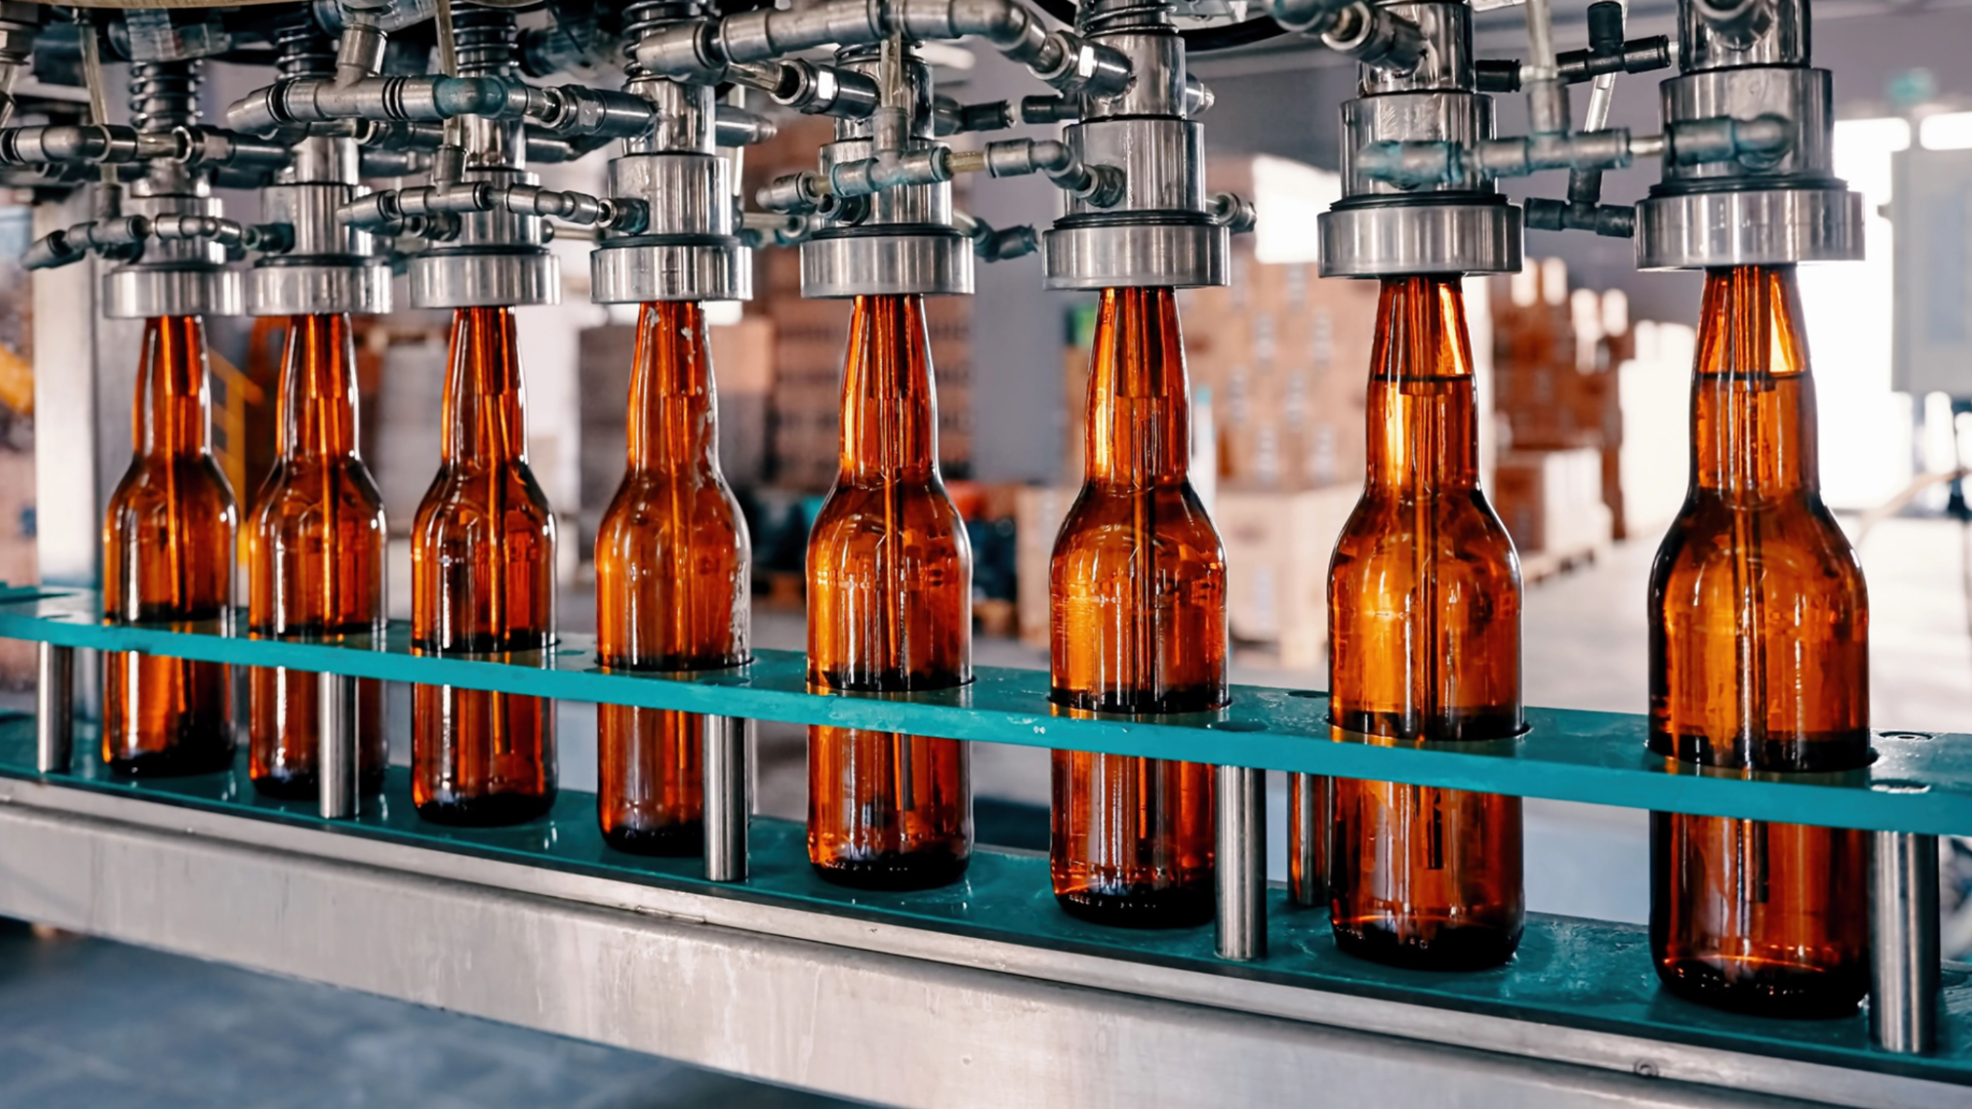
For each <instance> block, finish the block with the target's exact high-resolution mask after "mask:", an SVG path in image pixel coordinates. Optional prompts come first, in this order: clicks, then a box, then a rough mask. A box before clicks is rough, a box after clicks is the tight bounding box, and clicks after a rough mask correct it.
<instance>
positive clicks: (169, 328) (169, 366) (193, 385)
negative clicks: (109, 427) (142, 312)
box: [131, 316, 212, 459]
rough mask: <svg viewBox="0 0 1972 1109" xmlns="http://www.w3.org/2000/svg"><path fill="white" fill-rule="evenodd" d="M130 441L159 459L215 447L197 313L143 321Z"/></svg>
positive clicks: (202, 334) (202, 330) (202, 331)
mask: <svg viewBox="0 0 1972 1109" xmlns="http://www.w3.org/2000/svg"><path fill="white" fill-rule="evenodd" d="M131 445H132V446H134V447H135V448H136V450H137V453H138V454H140V455H143V456H145V457H147V458H161V459H162V458H188V457H193V456H196V455H201V454H205V453H207V452H209V451H210V450H211V449H212V402H211V395H210V393H209V392H208V387H207V381H206V351H205V321H204V320H202V319H200V318H199V317H198V316H153V317H151V318H150V319H147V320H145V321H144V351H143V359H142V361H141V362H140V363H139V365H138V368H137V403H136V406H135V407H134V409H133V410H132V418H131Z"/></svg>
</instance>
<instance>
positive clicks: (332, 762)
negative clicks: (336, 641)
mask: <svg viewBox="0 0 1972 1109" xmlns="http://www.w3.org/2000/svg"><path fill="white" fill-rule="evenodd" d="M319 680H320V682H321V687H320V690H321V702H322V704H321V716H320V718H319V722H318V725H319V726H318V728H317V730H318V731H319V733H320V737H319V739H318V740H317V741H316V751H315V774H316V783H317V785H318V787H319V789H320V802H321V812H322V819H324V820H347V819H349V818H350V817H353V816H355V815H356V812H357V808H358V805H359V804H360V802H359V801H358V799H357V792H358V789H357V776H358V773H359V769H358V767H357V765H356V761H357V751H356V746H357V744H356V679H355V678H351V677H347V676H345V675H342V674H330V673H327V672H323V673H322V674H321V675H319Z"/></svg>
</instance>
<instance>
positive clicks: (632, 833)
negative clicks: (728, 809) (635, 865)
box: [603, 820, 705, 859]
mask: <svg viewBox="0 0 1972 1109" xmlns="http://www.w3.org/2000/svg"><path fill="white" fill-rule="evenodd" d="M603 842H604V843H607V844H609V845H610V846H611V847H614V848H616V849H617V850H618V851H621V852H623V853H625V854H627V855H649V856H653V857H656V858H665V859H684V858H695V857H697V856H699V855H703V854H705V822H704V821H702V820H689V821H684V822H682V823H678V824H663V825H659V826H658V827H655V828H636V827H627V826H619V827H615V828H605V829H603Z"/></svg>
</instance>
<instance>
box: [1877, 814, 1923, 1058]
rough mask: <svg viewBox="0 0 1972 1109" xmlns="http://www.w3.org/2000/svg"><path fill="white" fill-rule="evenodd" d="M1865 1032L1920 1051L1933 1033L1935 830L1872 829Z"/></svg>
mask: <svg viewBox="0 0 1972 1109" xmlns="http://www.w3.org/2000/svg"><path fill="white" fill-rule="evenodd" d="M1869 841H1870V842H1869V853H1870V858H1869V970H1870V990H1869V1033H1870V1036H1871V1038H1873V1039H1874V1040H1875V1041H1876V1043H1877V1046H1879V1047H1881V1048H1882V1049H1883V1050H1885V1051H1894V1052H1898V1053H1900V1054H1906V1055H1919V1054H1923V1053H1924V1052H1927V1051H1930V1050H1931V1049H1932V1047H1933V1046H1935V1044H1936V1041H1937V1036H1938V971H1939V967H1938V927H1939V921H1938V837H1936V836H1922V835H1907V834H1905V833H1902V832H1871V833H1870V836H1869Z"/></svg>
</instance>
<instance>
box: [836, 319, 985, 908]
mask: <svg viewBox="0 0 1972 1109" xmlns="http://www.w3.org/2000/svg"><path fill="white" fill-rule="evenodd" d="M971 680H972V546H971V543H970V542H969V541H968V540H967V538H966V531H965V523H964V521H963V520H961V519H960V518H959V513H958V509H957V508H955V507H953V505H952V499H951V497H950V496H948V495H947V494H946V492H945V483H944V479H942V478H941V477H939V474H938V404H937V398H936V396H935V394H934V392H933V387H932V379H931V347H930V344H929V343H928V342H927V340H926V337H925V329H924V299H923V298H922V297H917V296H869V297H857V298H856V307H855V314H854V316H853V317H852V319H851V321H850V325H849V355H848V359H847V365H846V367H845V369H844V371H843V375H842V459H841V466H840V469H839V470H838V472H837V474H836V478H835V488H833V489H831V490H830V491H829V495H828V500H827V501H825V502H824V503H823V504H822V508H821V511H820V513H818V514H817V516H816V519H815V527H814V530H813V531H812V532H810V533H809V536H808V683H809V686H810V687H811V688H813V689H816V690H854V691H857V692H864V693H901V692H907V691H916V690H930V689H946V688H950V687H952V686H956V685H963V684H964V683H966V682H968V681H971ZM971 779H972V775H971V756H970V753H969V752H968V750H967V748H966V745H965V744H964V743H962V742H959V741H957V740H950V739H930V738H927V737H924V736H913V735H899V734H895V733H891V732H872V731H864V730H861V729H856V728H822V727H815V728H810V729H809V730H808V858H809V861H811V862H813V863H814V864H815V868H816V870H818V871H819V872H820V873H821V875H822V877H824V878H827V879H829V880H831V881H835V882H841V883H843V884H845V885H854V886H862V887H866V888H882V889H912V888H925V887H930V886H939V885H944V884H946V883H948V882H952V881H955V880H956V879H957V878H958V877H959V876H960V875H961V874H963V873H964V872H965V868H966V864H967V863H968V862H969V861H970V860H971V858H972V780H971Z"/></svg>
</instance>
